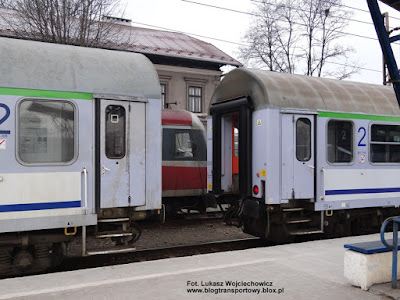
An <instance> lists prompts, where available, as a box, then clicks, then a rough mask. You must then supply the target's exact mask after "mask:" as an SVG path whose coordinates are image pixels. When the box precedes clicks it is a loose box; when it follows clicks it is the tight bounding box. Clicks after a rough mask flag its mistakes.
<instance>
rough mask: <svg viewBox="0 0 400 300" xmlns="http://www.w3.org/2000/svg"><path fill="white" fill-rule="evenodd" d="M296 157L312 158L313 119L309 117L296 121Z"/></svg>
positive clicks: (307, 159)
mask: <svg viewBox="0 0 400 300" xmlns="http://www.w3.org/2000/svg"><path fill="white" fill-rule="evenodd" d="M296 158H297V160H298V161H309V160H310V158H311V121H310V120H309V119H307V118H299V119H297V121H296Z"/></svg>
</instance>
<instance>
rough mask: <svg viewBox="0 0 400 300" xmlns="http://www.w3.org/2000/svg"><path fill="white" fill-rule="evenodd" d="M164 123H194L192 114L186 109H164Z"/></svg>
mask: <svg viewBox="0 0 400 300" xmlns="http://www.w3.org/2000/svg"><path fill="white" fill-rule="evenodd" d="M162 124H163V125H167V124H177V125H192V115H191V113H190V112H188V111H185V110H172V109H164V110H163V111H162Z"/></svg>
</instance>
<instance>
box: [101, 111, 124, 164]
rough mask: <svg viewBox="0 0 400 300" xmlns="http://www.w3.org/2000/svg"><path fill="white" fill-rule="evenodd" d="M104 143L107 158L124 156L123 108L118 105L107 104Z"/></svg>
mask: <svg viewBox="0 0 400 300" xmlns="http://www.w3.org/2000/svg"><path fill="white" fill-rule="evenodd" d="M105 114H106V115H105V118H106V125H105V131H106V132H105V137H106V138H105V145H106V156H107V157H108V158H123V157H124V156H125V145H126V134H125V128H126V126H125V123H126V117H125V108H124V107H123V106H120V105H109V106H107V108H106V111H105Z"/></svg>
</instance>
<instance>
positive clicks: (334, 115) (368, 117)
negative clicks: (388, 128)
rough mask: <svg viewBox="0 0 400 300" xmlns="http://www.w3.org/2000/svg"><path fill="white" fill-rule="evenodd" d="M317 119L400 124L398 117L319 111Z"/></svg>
mask: <svg viewBox="0 0 400 300" xmlns="http://www.w3.org/2000/svg"><path fill="white" fill-rule="evenodd" d="M318 117H322V118H335V119H359V120H371V121H387V122H400V117H389V116H374V115H362V114H349V113H338V112H328V111H319V112H318Z"/></svg>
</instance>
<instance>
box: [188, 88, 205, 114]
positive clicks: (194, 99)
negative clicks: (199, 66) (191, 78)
mask: <svg viewBox="0 0 400 300" xmlns="http://www.w3.org/2000/svg"><path fill="white" fill-rule="evenodd" d="M201 98H202V88H201V87H198V86H189V104H188V110H189V111H191V112H197V113H200V112H201Z"/></svg>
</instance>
